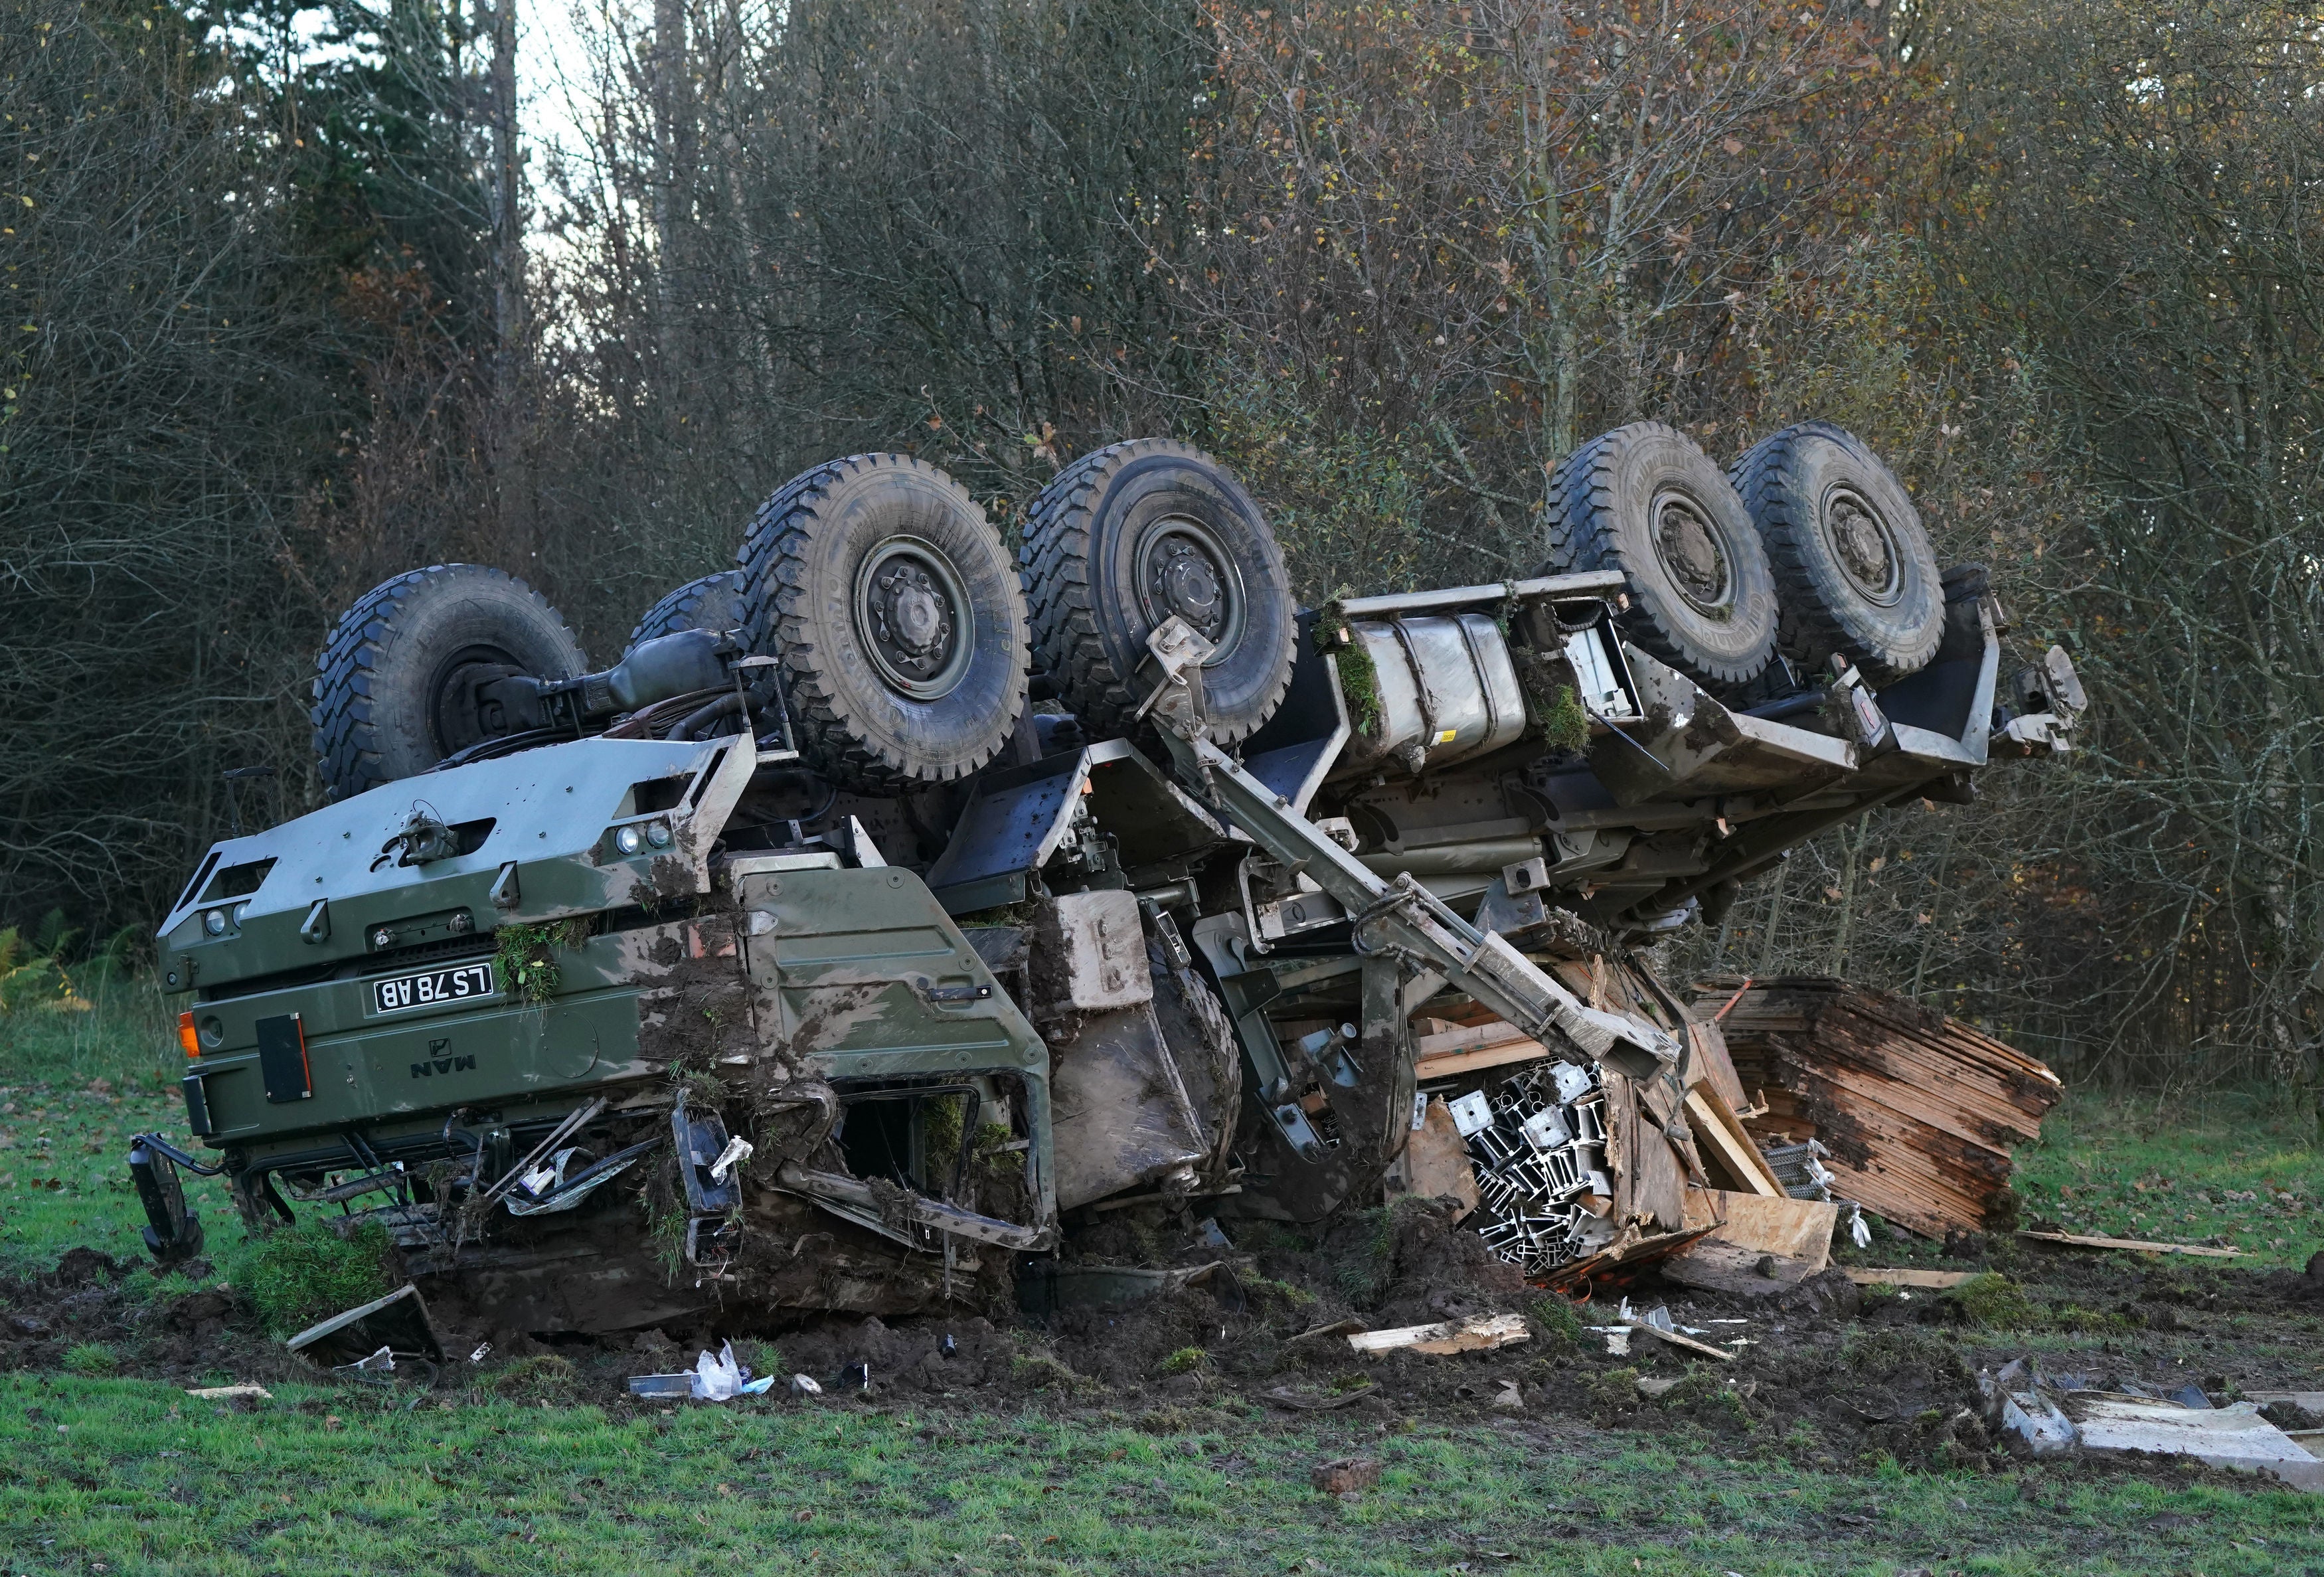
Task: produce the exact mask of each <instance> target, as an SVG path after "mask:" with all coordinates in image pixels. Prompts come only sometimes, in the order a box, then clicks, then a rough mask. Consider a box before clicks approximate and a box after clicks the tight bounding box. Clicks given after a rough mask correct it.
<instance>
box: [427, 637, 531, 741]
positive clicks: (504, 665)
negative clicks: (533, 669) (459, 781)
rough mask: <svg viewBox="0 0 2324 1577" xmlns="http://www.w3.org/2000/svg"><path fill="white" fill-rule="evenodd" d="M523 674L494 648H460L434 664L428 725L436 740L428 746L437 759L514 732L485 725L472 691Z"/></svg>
mask: <svg viewBox="0 0 2324 1577" xmlns="http://www.w3.org/2000/svg"><path fill="white" fill-rule="evenodd" d="M526 671H528V670H527V669H526V668H525V665H524V664H523V663H522V662H521V661H519V660H518V659H517V658H516V657H515V655H514V654H512V653H511V652H509V651H506V650H503V649H502V648H500V647H497V646H483V645H478V646H464V647H462V648H461V649H460V650H457V651H456V652H454V653H453V654H452V655H451V656H449V657H447V658H446V659H444V660H443V662H441V663H440V664H438V666H437V669H436V682H435V683H434V684H433V685H432V686H431V687H429V692H428V693H429V695H430V696H433V697H434V699H433V701H432V702H431V703H430V705H429V708H428V722H429V727H430V728H431V730H432V731H433V732H434V733H435V736H436V737H435V738H434V739H433V740H431V741H429V743H430V744H431V745H433V746H434V747H435V751H436V754H437V758H438V760H439V761H440V760H442V759H444V758H445V757H447V756H456V755H458V754H459V753H460V752H462V751H464V750H466V749H467V748H468V747H469V746H470V745H473V744H476V743H479V742H482V741H484V740H486V739H497V738H499V737H501V736H502V735H503V734H507V733H516V732H518V730H516V729H514V728H512V727H509V726H506V725H505V723H504V722H503V726H501V727H497V728H494V727H490V726H488V725H487V723H486V720H485V718H484V716H483V715H481V714H480V713H479V711H478V710H477V706H476V687H477V686H478V685H482V684H489V683H490V682H492V681H493V680H494V679H497V678H506V677H507V676H508V675H510V674H512V673H524V672H526ZM552 677H553V676H552Z"/></svg>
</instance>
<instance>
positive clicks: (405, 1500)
mask: <svg viewBox="0 0 2324 1577" xmlns="http://www.w3.org/2000/svg"><path fill="white" fill-rule="evenodd" d="M412 1399H413V1398H412V1397H410V1396H409V1395H406V1394H403V1393H399V1392H395V1391H372V1390H365V1389H355V1388H346V1389H330V1388H322V1387H311V1386H290V1385H285V1386H281V1387H278V1388H276V1394H275V1397H274V1399H273V1401H272V1402H271V1403H261V1404H259V1405H258V1407H257V1410H256V1411H255V1412H254V1413H248V1414H245V1413H240V1412H236V1411H233V1410H231V1409H230V1408H228V1407H226V1406H218V1405H215V1404H211V1403H208V1402H201V1401H197V1400H195V1399H193V1398H191V1397H187V1396H185V1395H183V1394H181V1393H180V1392H178V1391H176V1390H173V1389H171V1388H168V1387H164V1386H161V1385H156V1384H151V1383H146V1382H139V1381H129V1380H115V1381H97V1380H83V1379H64V1378H42V1379H32V1378H27V1377H23V1376H10V1377H7V1378H5V1379H0V1552H5V1554H7V1556H8V1557H9V1559H10V1561H11V1563H12V1564H11V1565H10V1566H9V1568H8V1569H9V1570H10V1571H11V1572H24V1573H39V1574H41V1577H47V1574H48V1573H50V1572H88V1571H94V1570H98V1569H103V1570H107V1571H111V1572H140V1573H154V1574H156V1577H161V1574H167V1573H180V1572H183V1573H200V1574H202V1577H242V1574H244V1573H254V1572H285V1573H300V1572H436V1571H458V1572H493V1573H497V1572H558V1573H566V1574H576V1577H578V1574H586V1573H598V1572H604V1573H623V1574H628V1573H639V1574H650V1573H660V1572H686V1573H688V1574H691V1573H696V1572H704V1571H732V1572H816V1573H833V1574H840V1573H853V1572H881V1573H885V1572H1045V1573H1047V1572H1343V1573H1351V1574H1353V1573H1379V1574H1383V1577H1390V1574H1395V1577H1401V1574H1405V1573H1416V1572H1445V1571H1454V1570H1461V1569H1463V1566H1462V1563H1466V1569H1467V1570H1470V1571H1508V1572H1588V1573H1605V1574H1608V1577H1631V1574H1633V1573H1637V1572H1650V1573H1669V1574H1676V1573H1685V1574H1687V1577H1697V1574H1701V1573H1706V1572H1707V1573H1712V1574H1716V1573H1719V1572H1741V1573H1745V1574H1746V1577H1789V1574H1795V1573H1798V1574H1804V1573H1809V1572H1814V1573H1818V1574H1819V1577H1830V1574H1833V1573H1842V1572H1865V1573H1878V1574H1883V1577H1895V1573H1899V1572H1904V1571H1906V1570H1909V1569H1911V1568H1914V1567H1928V1568H1935V1569H1941V1570H1943V1571H1947V1572H1978V1573H1992V1574H1996V1577H2002V1574H2012V1573H2021V1572H2022V1573H2029V1574H2030V1573H2043V1574H2044V1577H2047V1574H2052V1573H2068V1572H2164V1571H2170V1572H2178V1571H2185V1570H2189V1569H2192V1568H2197V1567H2199V1569H2200V1570H2201V1571H2203V1572H2207V1573H2209V1574H2211V1577H2235V1574H2237V1573H2245V1572H2250V1573H2259V1572H2284V1571H2292V1570H2313V1569H2316V1567H2315V1563H2319V1562H2324V1528H2319V1524H2318V1521H2317V1518H2316V1517H2315V1515H2314V1509H2313V1506H2314V1503H2313V1500H2312V1499H2310V1498H2308V1497H2304V1496H2301V1495H2299V1494H2296V1493H2292V1492H2290V1491H2258V1492H2245V1491H2238V1490H2233V1489H2218V1488H2212V1487H2209V1486H2199V1487H2192V1488H2183V1489H2172V1488H2167V1487H2164V1486H2162V1485H2158V1484H2155V1483H2153V1482H2151V1481H2146V1480H2133V1479H2125V1478H2120V1477H2107V1476H2100V1475H2097V1474H2071V1473H2069V1474H2063V1475H2059V1474H2043V1475H2029V1476H2027V1477H2026V1478H2025V1479H2024V1480H2020V1479H2018V1478H2017V1477H2015V1476H2014V1475H2003V1476H1978V1475H1973V1474H1957V1475H1944V1474H1929V1473H1907V1472H1904V1471H1899V1470H1897V1469H1895V1468H1894V1467H1893V1466H1883V1465H1880V1464H1867V1466H1866V1467H1865V1468H1864V1469H1863V1471H1858V1472H1853V1473H1819V1472H1806V1471H1796V1470H1794V1469H1792V1468H1789V1467H1785V1466H1781V1465H1776V1464H1770V1463H1764V1462H1730V1461H1727V1460H1724V1459H1721V1458H1720V1457H1716V1456H1710V1455H1701V1454H1695V1453H1692V1452H1673V1451H1670V1450H1666V1449H1664V1448H1662V1447H1660V1446H1657V1445H1655V1444H1654V1443H1651V1442H1648V1441H1646V1440H1644V1439H1643V1438H1642V1437H1639V1436H1636V1435H1606V1434H1592V1433H1591V1432H1589V1431H1586V1430H1582V1429H1580V1428H1578V1427H1577V1428H1570V1429H1567V1430H1564V1431H1562V1432H1560V1433H1557V1434H1551V1435H1549V1436H1546V1437H1535V1436H1527V1435H1526V1434H1521V1433H1519V1432H1517V1430H1515V1429H1513V1428H1491V1427H1479V1428H1470V1429H1461V1430H1448V1429H1440V1428H1434V1427H1424V1428H1420V1429H1416V1430H1412V1431H1410V1432H1408V1433H1389V1434H1380V1433H1379V1432H1378V1431H1372V1432H1369V1433H1362V1434H1359V1433H1356V1432H1353V1431H1347V1432H1338V1433H1335V1432H1333V1431H1332V1430H1330V1429H1309V1428H1296V1427H1293V1428H1271V1427H1267V1426H1264V1425H1260V1424H1259V1421H1258V1420H1256V1419H1254V1420H1253V1421H1252V1426H1251V1427H1250V1428H1248V1429H1236V1430H1233V1431H1231V1432H1209V1433H1203V1434H1181V1435H1172V1436H1164V1437H1158V1438H1157V1437H1156V1436H1154V1435H1152V1434H1146V1433H1144V1432H1142V1431H1139V1430H1138V1429H1136V1428H1133V1427H1130V1426H1129V1425H1127V1423H1126V1422H1125V1423H1119V1424H1117V1423H1110V1422H1106V1421H1103V1420H1099V1421H1093V1422H1078V1423H1068V1422H1059V1421H1056V1420H1053V1419H1049V1418H1046V1417H1043V1416H1038V1415H1036V1414H1029V1413H1028V1414H1019V1415H1011V1416H1000V1415H987V1416H975V1417H970V1418H962V1417H959V1416H951V1415H943V1414H928V1413H922V1412H918V1411H914V1410H910V1409H895V1410H889V1411H881V1412H864V1411H858V1410H855V1409H853V1408H852V1407H845V1406H825V1405H820V1404H804V1403H796V1402H791V1401H788V1400H783V1401H774V1400H770V1401H767V1402H761V1403H738V1404H733V1405H730V1406H725V1407H713V1406H686V1407H679V1408H676V1409H674V1410H670V1411H667V1412H665V1411H662V1410H659V1409H654V1408H650V1407H640V1408H631V1409H625V1410H622V1411H621V1412H618V1413H609V1412H607V1411H606V1410H604V1409H602V1408H599V1407H595V1406H581V1407H564V1408H557V1407H544V1406H540V1405H539V1404H525V1403H519V1402H515V1401H490V1402H478V1403H471V1404H468V1405H462V1406H434V1405H424V1406H420V1408H418V1409H417V1410H411V1409H410V1406H409V1404H410V1401H411V1400H412ZM1357 1454H1360V1455H1365V1456H1369V1457H1371V1458H1373V1459H1375V1460H1377V1461H1379V1462H1380V1463H1381V1466H1382V1472H1381V1477H1380V1483H1379V1488H1378V1489H1376V1490H1374V1491H1372V1492H1370V1493H1368V1494H1366V1495H1364V1496H1362V1497H1361V1498H1360V1499H1358V1500H1355V1501H1351V1502H1343V1501H1340V1500H1336V1499H1331V1498H1329V1497H1326V1496H1323V1495H1319V1494H1317V1493H1316V1492H1315V1491H1314V1489H1312V1488H1311V1487H1310V1484H1309V1479H1308V1475H1309V1472H1310V1471H1311V1469H1312V1468H1313V1467H1314V1465H1315V1464H1316V1463H1317V1462H1322V1461H1325V1460H1329V1459H1332V1458H1334V1457H1341V1456H1348V1455H1357ZM1843 1518H1848V1519H1853V1520H1845V1521H1844V1520H1842V1519H1843ZM1969 1552H1979V1553H1975V1554H1971V1553H1969ZM100 1563H101V1566H100Z"/></svg>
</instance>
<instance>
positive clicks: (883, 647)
mask: <svg viewBox="0 0 2324 1577" xmlns="http://www.w3.org/2000/svg"><path fill="white" fill-rule="evenodd" d="M855 630H856V634H857V637H858V638H859V639H860V640H861V641H862V643H863V650H865V651H867V652H869V653H870V654H871V666H872V668H873V669H874V670H876V671H877V672H878V673H879V675H880V678H881V683H883V684H885V685H886V686H887V687H889V688H890V689H892V690H895V691H896V692H898V693H899V694H900V695H905V696H910V697H911V698H912V699H913V700H916V701H933V700H935V699H936V698H937V697H938V696H947V695H950V694H951V693H952V692H953V691H954V689H955V688H957V687H959V685H960V682H961V680H962V679H963V678H966V677H967V674H968V660H969V659H970V658H971V657H972V656H973V655H974V653H975V650H976V628H975V622H974V621H973V619H972V618H971V616H970V613H969V606H968V590H967V587H966V586H964V584H963V583H962V580H961V576H960V572H959V571H958V570H957V569H955V568H954V567H953V562H952V560H951V559H950V558H946V557H945V551H944V549H941V548H939V547H937V546H936V544H935V543H933V542H929V541H924V540H923V539H920V538H918V537H891V538H890V539H888V540H887V541H885V542H882V543H881V544H880V546H879V547H878V548H876V549H873V550H872V551H871V555H870V556H869V557H868V558H865V559H864V560H863V565H862V568H860V569H858V570H857V571H856V572H855Z"/></svg>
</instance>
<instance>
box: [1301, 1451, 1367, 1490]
mask: <svg viewBox="0 0 2324 1577" xmlns="http://www.w3.org/2000/svg"><path fill="white" fill-rule="evenodd" d="M1313 1477H1314V1484H1315V1488H1316V1489H1320V1490H1322V1491H1323V1493H1324V1494H1326V1495H1355V1494H1360V1493H1361V1492H1362V1491H1364V1490H1366V1489H1378V1488H1379V1479H1380V1465H1379V1463H1378V1462H1374V1461H1372V1460H1371V1459H1370V1458H1369V1457H1358V1456H1343V1457H1341V1458H1339V1459H1338V1460H1337V1461H1334V1462H1325V1463H1323V1465H1322V1466H1321V1467H1318V1468H1317V1469H1316V1470H1315V1471H1314V1475H1313Z"/></svg>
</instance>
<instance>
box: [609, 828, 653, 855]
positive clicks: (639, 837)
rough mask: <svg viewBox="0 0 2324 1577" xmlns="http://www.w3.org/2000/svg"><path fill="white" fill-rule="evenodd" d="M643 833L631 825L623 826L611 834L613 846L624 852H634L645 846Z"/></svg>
mask: <svg viewBox="0 0 2324 1577" xmlns="http://www.w3.org/2000/svg"><path fill="white" fill-rule="evenodd" d="M645 843H646V839H645V835H644V834H643V833H641V832H640V831H638V829H637V828H635V827H633V826H625V827H622V828H621V829H620V830H619V831H617V832H615V833H614V834H613V847H615V848H617V849H619V850H620V851H621V852H622V853H624V854H634V853H637V852H638V851H639V850H640V849H642V848H644V847H645Z"/></svg>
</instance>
